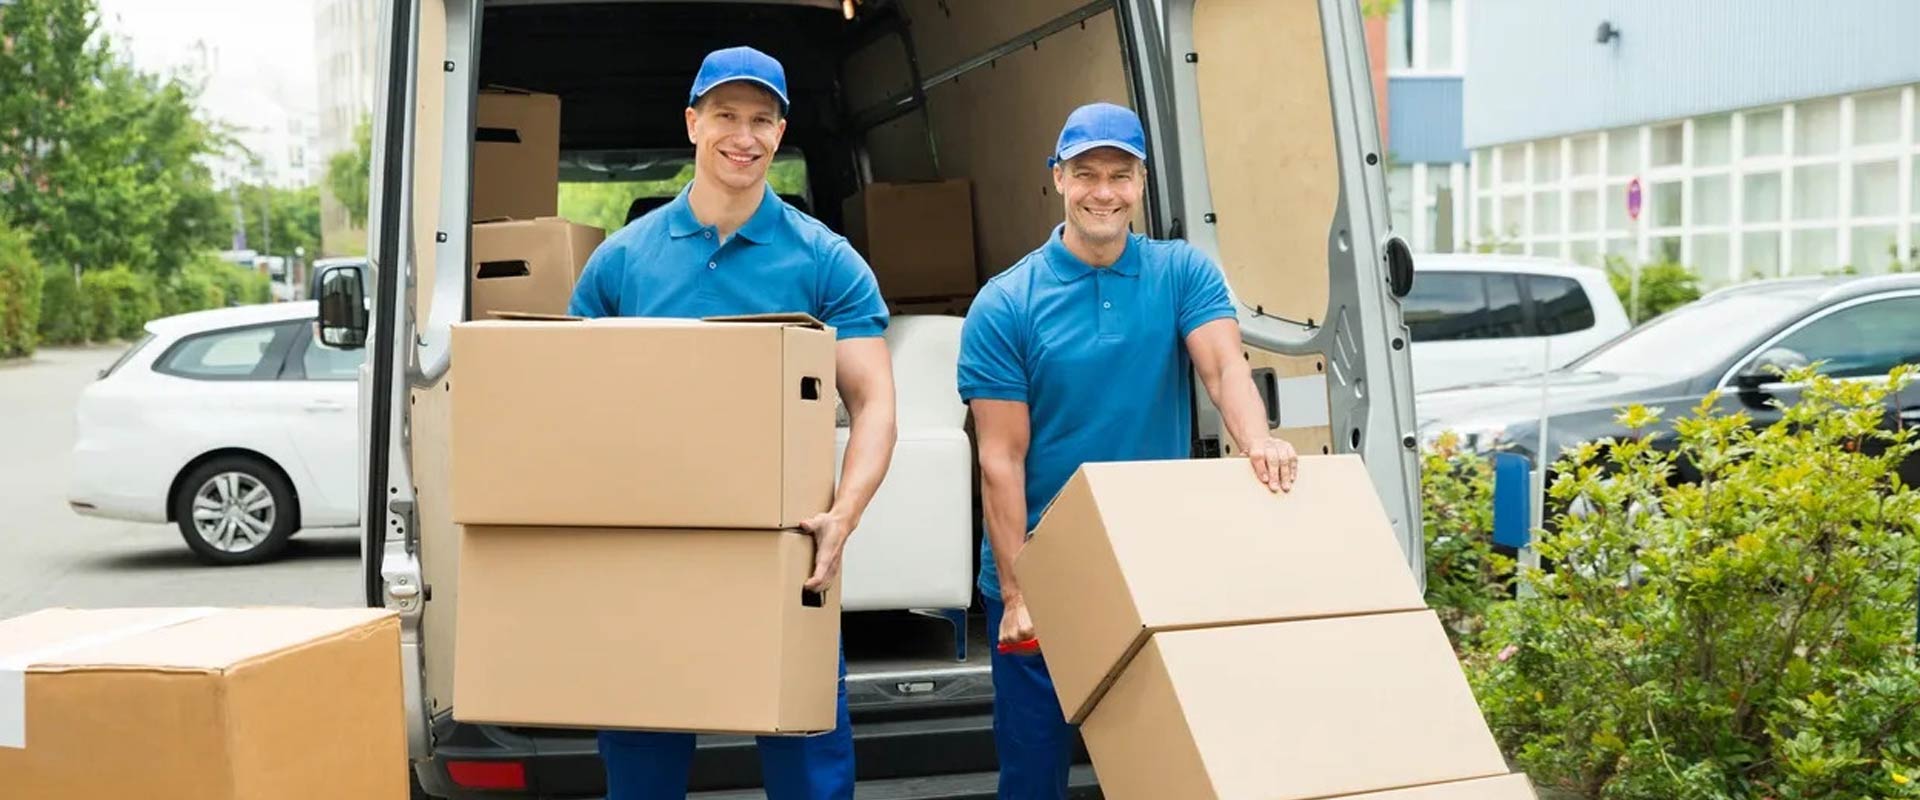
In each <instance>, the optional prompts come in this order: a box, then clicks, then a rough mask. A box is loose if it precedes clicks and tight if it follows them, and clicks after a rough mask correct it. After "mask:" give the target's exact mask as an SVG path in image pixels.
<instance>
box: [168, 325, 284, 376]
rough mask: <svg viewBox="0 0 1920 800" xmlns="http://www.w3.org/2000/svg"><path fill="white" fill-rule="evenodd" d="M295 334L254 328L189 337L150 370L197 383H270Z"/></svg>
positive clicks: (281, 329) (279, 327)
mask: <svg viewBox="0 0 1920 800" xmlns="http://www.w3.org/2000/svg"><path fill="white" fill-rule="evenodd" d="M298 330H299V328H298V326H295V325H286V324H282V325H255V326H252V327H247V328H229V329H227V330H220V331H212V332H209V333H202V334H197V335H194V336H189V337H187V338H185V339H181V340H180V341H179V343H177V344H175V345H174V346H173V347H172V348H169V349H168V351H167V353H166V354H165V355H163V356H161V357H160V360H159V361H158V362H156V363H155V364H154V370H155V371H157V372H163V373H166V374H168V375H175V376H178V377H182V378H194V379H198V380H229V381H230V380H271V379H272V378H273V376H274V375H275V374H277V373H278V372H279V371H280V362H281V361H282V360H283V359H284V358H285V356H286V352H287V345H288V344H289V343H290V342H291V341H292V339H293V336H294V334H295V332H297V331H298Z"/></svg>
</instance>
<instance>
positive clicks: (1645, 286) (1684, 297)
mask: <svg viewBox="0 0 1920 800" xmlns="http://www.w3.org/2000/svg"><path fill="white" fill-rule="evenodd" d="M1607 282H1608V283H1611V284H1613V293H1614V294H1616V295H1619V296H1620V305H1621V306H1623V307H1625V308H1626V309H1627V318H1628V319H1631V320H1634V321H1635V322H1646V321H1647V320H1650V319H1653V318H1654V317H1657V316H1660V315H1661V314H1665V313H1667V312H1668V311H1670V310H1672V309H1675V308H1679V307H1680V306H1683V305H1686V304H1688V303H1691V302H1693V301H1695V300H1698V299H1700V276H1699V275H1696V274H1694V272H1693V270H1690V269H1687V267H1686V266H1685V265H1682V264H1676V263H1674V262H1671V261H1662V262H1659V263H1656V264H1648V265H1646V266H1643V267H1641V268H1640V296H1639V298H1638V301H1639V303H1638V306H1639V307H1638V308H1635V298H1634V297H1633V294H1634V291H1633V267H1632V265H1630V264H1628V263H1627V262H1626V261H1625V260H1623V259H1621V258H1620V257H1618V256H1609V257H1608V258H1607Z"/></svg>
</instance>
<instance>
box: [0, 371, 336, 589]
mask: <svg viewBox="0 0 1920 800" xmlns="http://www.w3.org/2000/svg"><path fill="white" fill-rule="evenodd" d="M119 354H120V349H119V348H87V349H49V350H42V351H40V353H39V355H37V356H35V357H34V358H33V359H32V360H29V361H26V362H11V361H10V362H0V619H4V618H7V617H12V616H16V615H19V614H23V613H26V612H28V611H33V610H36V609H41V608H47V607H50V606H71V607H76V608H103V607H113V606H181V605H185V606H202V605H217V606H233V605H308V606H350V605H357V604H358V602H359V592H360V561H359V558H360V547H359V543H358V540H356V539H355V538H354V537H355V533H354V532H353V531H351V530H317V531H305V532H302V533H301V534H300V535H299V536H298V537H297V538H295V539H294V540H293V543H292V546H291V547H289V548H288V551H287V556H286V558H284V559H282V560H280V561H277V562H274V563H271V564H263V565H259V566H248V567H224V568H223V567H207V566H202V565H201V564H200V563H199V562H197V561H195V560H194V559H193V557H192V554H191V553H189V552H188V551H187V547H186V545H185V544H184V543H183V542H182V541H181V539H180V532H179V530H178V529H176V528H174V527H173V526H171V525H148V524H140V523H132V522H121V521H117V520H104V519H94V518H88V517H82V516H79V515H77V514H75V513H73V511H72V510H70V509H68V508H67V501H66V485H67V473H68V465H69V463H70V461H71V458H70V455H69V453H70V451H71V448H72V446H73V436H74V432H73V404H74V401H75V399H76V398H78V397H79V395H80V391H81V389H83V388H85V387H86V385H87V384H88V383H89V382H91V381H92V380H94V376H95V375H96V374H97V373H98V372H99V370H100V369H102V368H104V367H106V366H107V365H108V364H110V363H112V362H113V360H114V359H115V358H116V357H118V356H119Z"/></svg>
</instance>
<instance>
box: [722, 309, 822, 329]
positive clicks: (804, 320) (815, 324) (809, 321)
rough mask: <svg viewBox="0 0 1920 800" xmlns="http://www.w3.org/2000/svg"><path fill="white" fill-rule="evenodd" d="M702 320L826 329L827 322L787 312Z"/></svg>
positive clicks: (811, 316) (810, 316)
mask: <svg viewBox="0 0 1920 800" xmlns="http://www.w3.org/2000/svg"><path fill="white" fill-rule="evenodd" d="M701 321H703V322H759V323H766V324H769V325H786V326H789V327H798V328H815V329H818V330H826V329H827V323H824V322H821V321H820V320H818V319H815V318H814V316H813V315H812V314H802V313H798V312H788V313H780V314H734V315H728V316H719V317H702V318H701Z"/></svg>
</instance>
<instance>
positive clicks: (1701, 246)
mask: <svg viewBox="0 0 1920 800" xmlns="http://www.w3.org/2000/svg"><path fill="white" fill-rule="evenodd" d="M1727 257H1728V253H1727V235H1726V234H1724V233H1708V234H1700V235H1696V236H1694V237H1693V257H1692V258H1690V259H1688V264H1687V266H1689V267H1692V268H1693V272H1694V274H1696V275H1699V276H1700V277H1701V278H1702V279H1705V280H1707V281H1709V282H1712V283H1716V284H1717V283H1725V282H1726V280H1727Z"/></svg>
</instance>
